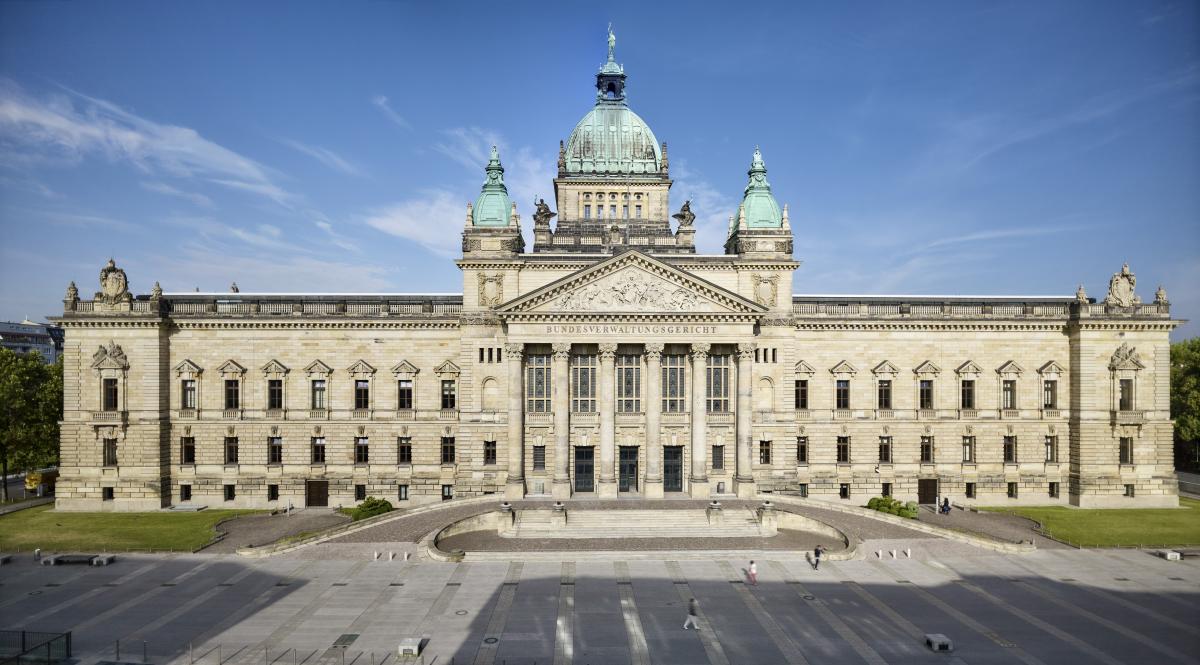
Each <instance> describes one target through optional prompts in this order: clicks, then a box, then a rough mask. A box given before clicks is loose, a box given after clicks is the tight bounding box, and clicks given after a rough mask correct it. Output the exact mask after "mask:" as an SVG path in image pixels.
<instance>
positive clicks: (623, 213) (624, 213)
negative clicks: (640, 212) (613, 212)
mask: <svg viewBox="0 0 1200 665" xmlns="http://www.w3.org/2000/svg"><path fill="white" fill-rule="evenodd" d="M621 217H623V218H624V219H629V206H628V205H623V206H621Z"/></svg>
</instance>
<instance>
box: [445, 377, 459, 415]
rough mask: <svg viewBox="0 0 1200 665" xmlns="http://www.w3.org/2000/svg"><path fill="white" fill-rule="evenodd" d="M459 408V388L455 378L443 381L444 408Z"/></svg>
mask: <svg viewBox="0 0 1200 665" xmlns="http://www.w3.org/2000/svg"><path fill="white" fill-rule="evenodd" d="M457 408H458V388H457V387H456V386H455V382H454V381H453V380H444V381H442V409H443V410H449V409H457Z"/></svg>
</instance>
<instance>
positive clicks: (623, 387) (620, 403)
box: [617, 355, 642, 413]
mask: <svg viewBox="0 0 1200 665" xmlns="http://www.w3.org/2000/svg"><path fill="white" fill-rule="evenodd" d="M641 410H642V358H641V356H630V355H624V356H617V413H640V412H641Z"/></svg>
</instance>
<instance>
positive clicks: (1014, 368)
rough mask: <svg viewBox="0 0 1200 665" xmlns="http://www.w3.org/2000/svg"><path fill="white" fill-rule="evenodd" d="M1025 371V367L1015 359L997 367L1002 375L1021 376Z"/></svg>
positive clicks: (997, 370)
mask: <svg viewBox="0 0 1200 665" xmlns="http://www.w3.org/2000/svg"><path fill="white" fill-rule="evenodd" d="M1024 372H1025V368H1024V367H1021V366H1020V365H1018V364H1017V362H1016V361H1015V360H1010V361H1008V362H1006V363H1004V364H1003V365H1001V366H999V367H997V368H996V373H997V374H999V375H1001V376H1013V377H1017V376H1020V375H1021V374H1023V373H1024Z"/></svg>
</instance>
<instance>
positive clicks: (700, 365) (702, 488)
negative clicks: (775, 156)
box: [688, 344, 710, 498]
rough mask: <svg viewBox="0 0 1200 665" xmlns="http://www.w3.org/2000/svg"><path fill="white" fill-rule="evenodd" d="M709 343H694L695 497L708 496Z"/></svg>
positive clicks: (691, 492)
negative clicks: (706, 394) (706, 401)
mask: <svg viewBox="0 0 1200 665" xmlns="http://www.w3.org/2000/svg"><path fill="white" fill-rule="evenodd" d="M709 348H710V346H709V345H708V344H692V476H691V478H690V479H689V480H690V482H689V486H688V494H689V495H690V496H691V497H693V498H706V497H708V494H709V492H708V451H707V450H706V448H707V446H708V437H707V436H706V427H705V424H706V421H705V419H706V418H707V417H708V413H707V409H706V408H705V388H706V387H707V385H708V350H709Z"/></svg>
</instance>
